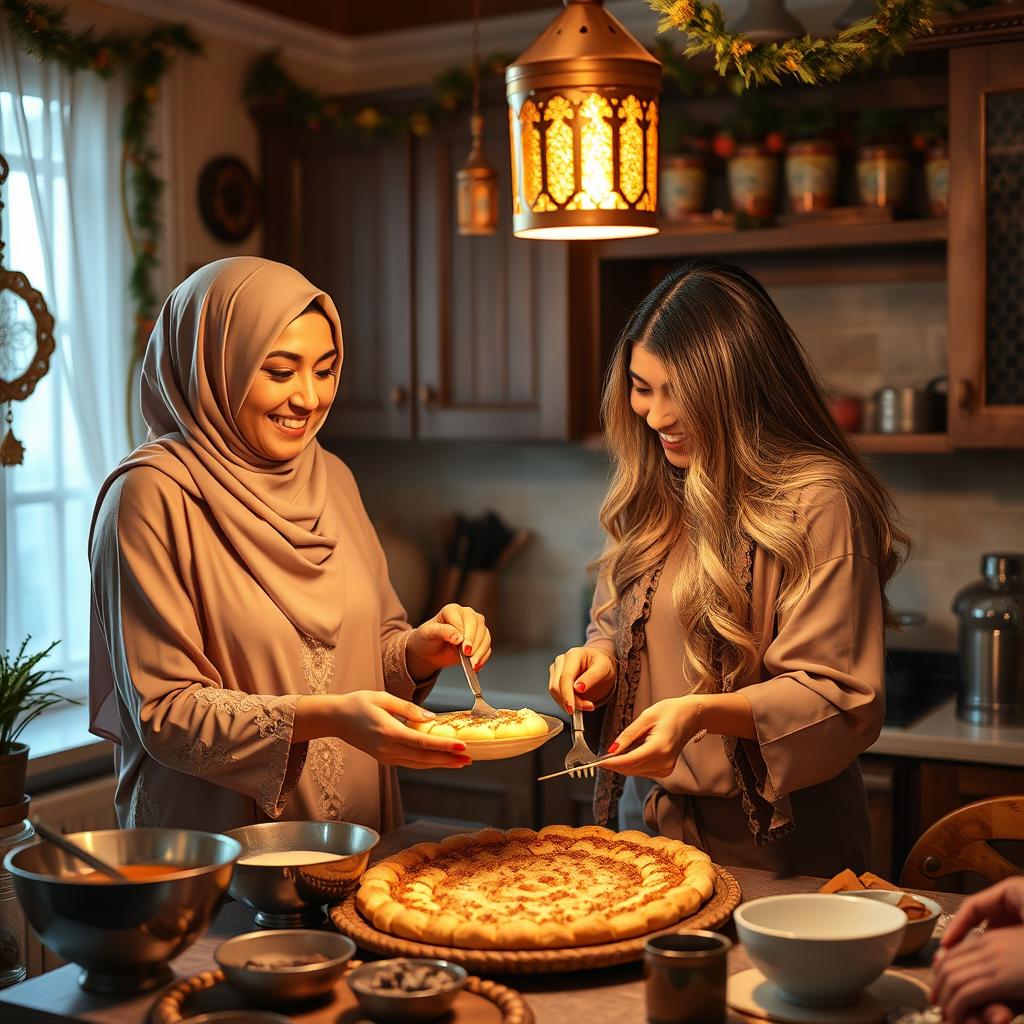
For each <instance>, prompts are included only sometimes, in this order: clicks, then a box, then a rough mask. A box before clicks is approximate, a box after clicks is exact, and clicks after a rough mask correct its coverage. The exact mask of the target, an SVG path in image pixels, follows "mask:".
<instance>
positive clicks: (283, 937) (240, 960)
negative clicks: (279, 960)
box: [213, 928, 356, 1004]
mask: <svg viewBox="0 0 1024 1024" xmlns="http://www.w3.org/2000/svg"><path fill="white" fill-rule="evenodd" d="M355 951H356V944H355V943H354V942H353V941H352V940H351V939H350V938H349V937H348V936H347V935H339V934H338V933H337V932H320V931H308V930H306V929H294V928H293V929H285V930H283V931H263V932H247V933H246V934H245V935H236V936H235V937H234V938H232V939H228V940H227V941H225V942H222V943H221V944H220V945H219V946H218V947H217V948H216V949H215V950H214V953H213V958H214V960H216V961H217V965H218V966H219V967H220V969H221V970H222V971H223V972H224V977H225V978H226V979H227V982H228V984H229V985H230V986H231V987H232V988H234V989H236V990H237V991H238V992H240V993H241V994H242V995H243V996H246V997H247V998H248V999H250V1000H252V1001H253V1002H257V1003H264V1004H277V1003H289V1002H296V1001H298V1000H300V999H313V998H314V997H316V996H322V995H324V993H326V992H330V991H331V990H332V989H333V988H334V986H335V984H336V983H337V981H338V979H339V978H340V977H341V976H342V975H343V974H344V973H345V965H346V964H347V963H348V962H349V960H351V959H352V955H353V954H354V953H355ZM309 953H320V954H322V955H323V956H326V957H328V959H327V960H325V961H322V962H321V963H316V964H302V965H300V966H298V967H275V968H266V967H247V966H246V964H248V962H249V961H250V960H252V959H254V958H257V957H263V956H267V955H271V954H272V955H278V956H284V957H294V958H296V959H297V958H299V957H301V956H303V955H305V954H309Z"/></svg>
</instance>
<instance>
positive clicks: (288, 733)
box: [89, 256, 490, 831]
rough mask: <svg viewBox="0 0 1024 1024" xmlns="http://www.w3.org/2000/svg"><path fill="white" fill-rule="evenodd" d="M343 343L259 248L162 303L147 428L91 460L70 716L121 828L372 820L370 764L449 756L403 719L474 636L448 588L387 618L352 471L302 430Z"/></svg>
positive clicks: (457, 761)
mask: <svg viewBox="0 0 1024 1024" xmlns="http://www.w3.org/2000/svg"><path fill="white" fill-rule="evenodd" d="M342 357H343V345H342V333H341V322H340V320H339V318H338V313H337V310H336V309H335V307H334V303H333V302H332V301H331V299H330V297H329V296H328V295H327V294H325V293H324V292H322V291H320V290H319V289H318V288H316V287H315V286H314V285H312V284H311V283H310V282H309V281H307V280H306V279H305V278H304V277H303V276H302V275H301V274H299V273H298V272H297V271H295V270H293V269H292V268H291V267H286V266H284V265H282V264H280V263H272V262H270V261H269V260H262V259H256V258H255V257H248V256H246V257H237V258H234V259H227V260H220V261H218V262H216V263H212V264H210V265H209V266H206V267H203V268H201V269H200V270H198V271H196V273H195V274H193V275H192V276H191V277H190V278H188V279H187V280H186V281H184V282H183V283H182V284H181V285H179V286H178V287H177V288H176V289H175V290H174V291H173V292H172V293H171V295H170V297H169V298H168V299H167V302H166V303H165V304H164V308H163V310H162V311H161V314H160V318H159V320H158V321H157V324H156V327H155V329H154V331H153V334H152V336H151V338H150V340H149V345H148V347H147V350H146V358H145V362H144V365H143V375H142V408H143V415H144V416H145V419H146V423H147V425H148V426H149V429H150V435H151V437H152V440H151V441H150V442H149V443H148V444H145V445H142V446H141V447H140V448H138V449H136V450H135V451H134V452H133V453H132V454H131V455H130V456H129V457H128V458H127V459H125V460H124V461H123V462H122V463H121V465H120V466H118V468H117V469H116V470H115V471H114V473H112V474H111V475H110V477H108V478H107V480H106V482H105V484H104V486H103V489H102V491H101V492H100V496H99V499H98V501H97V505H96V512H95V516H94V519H93V527H92V534H91V540H90V562H91V566H92V579H93V587H92V594H93V607H92V616H93V619H92V630H91V636H92V643H91V648H90V661H91V664H90V677H89V682H90V717H91V726H92V730H93V732H95V733H97V734H98V735H101V736H105V737H107V738H108V739H111V740H113V741H114V743H115V744H117V755H116V757H117V763H118V770H119V780H118V788H117V797H116V800H117V810H118V818H119V820H120V822H121V824H122V825H128V826H142V825H172V826H177V827H184V828H197V829H203V830H206V831H225V830H227V829H231V828H235V827H238V826H242V825H249V824H253V823H256V822H260V821H265V820H267V819H268V818H278V817H283V818H290V819H318V820H331V819H340V818H344V819H346V820H348V821H354V822H358V823H360V824H363V825H367V826H369V827H370V828H374V829H378V830H382V829H390V828H393V827H395V826H396V825H397V824H399V823H400V820H401V819H400V807H399V804H398V800H397V788H396V781H395V774H394V771H393V769H392V768H391V767H390V766H395V765H402V766H406V767H413V768H428V767H432V768H438V767H447V768H457V767H461V766H462V765H464V764H466V763H468V760H469V758H468V756H467V755H466V746H465V744H463V743H462V742H460V741H458V740H457V739H453V738H451V737H441V736H437V737H435V736H429V735H426V734H424V733H421V732H418V731H416V730H415V729H413V728H411V727H410V726H411V725H412V724H416V723H423V722H426V721H429V720H430V718H432V716H431V714H430V713H429V712H427V711H424V710H423V709H422V708H421V707H419V702H421V701H422V700H423V699H424V697H425V696H426V695H427V693H428V692H429V690H430V687H431V685H432V684H433V681H434V678H435V677H436V673H437V672H438V670H439V669H441V668H442V667H444V666H445V665H451V664H454V663H455V662H456V661H458V658H459V654H458V649H459V648H462V650H463V651H464V652H465V653H466V654H467V655H468V654H471V655H472V657H473V661H474V664H475V666H476V667H477V668H479V667H480V666H481V665H483V664H484V663H485V662H486V661H487V659H488V657H489V656H490V633H489V631H488V629H487V626H486V624H485V623H484V621H483V618H482V616H480V615H478V614H477V613H476V612H474V611H473V609H472V608H466V607H461V606H459V605H447V606H445V607H444V608H442V609H441V610H440V611H439V612H438V613H437V614H436V615H435V616H434V617H433V618H432V619H429V620H428V621H427V622H425V623H423V624H422V625H420V626H418V627H417V628H415V629H414V628H412V626H411V625H410V624H409V622H408V621H407V619H406V615H405V611H404V610H403V608H402V606H401V604H400V603H399V601H398V598H397V597H396V596H395V592H394V590H393V588H392V586H391V584H390V582H389V580H388V573H387V564H386V561H385V557H384V552H383V551H382V549H381V546H380V543H379V541H378V540H377V536H376V534H375V532H374V530H373V527H372V526H371V524H370V521H369V519H368V518H367V515H366V511H365V509H364V508H363V504H362V501H361V500H360V497H359V491H358V489H357V488H356V485H355V481H354V480H353V478H352V474H351V473H350V472H349V470H348V468H347V467H346V466H345V465H344V463H342V462H341V460H340V459H338V458H336V457H335V456H334V455H331V454H330V453H329V452H326V451H324V450H323V449H322V448H321V447H320V445H319V443H318V442H317V440H316V434H317V431H318V430H319V429H320V428H321V426H322V425H323V422H324V418H325V417H326V415H327V412H328V410H329V409H330V407H331V403H332V402H333V401H334V398H335V394H336V391H337V383H338V372H339V370H340V368H341V363H342ZM396 716H401V720H399V718H397V717H396ZM406 723H409V724H406ZM382 766H388V767H386V768H382Z"/></svg>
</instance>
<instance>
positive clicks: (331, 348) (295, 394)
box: [238, 302, 341, 462]
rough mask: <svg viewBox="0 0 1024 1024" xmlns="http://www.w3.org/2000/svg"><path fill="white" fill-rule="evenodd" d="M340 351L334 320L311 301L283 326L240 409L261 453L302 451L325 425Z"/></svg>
mask: <svg viewBox="0 0 1024 1024" xmlns="http://www.w3.org/2000/svg"><path fill="white" fill-rule="evenodd" d="M340 370H341V353H340V352H339V351H338V349H337V348H335V345H334V340H333V337H332V334H331V322H330V320H329V319H328V318H327V315H326V314H325V313H324V311H323V309H322V307H321V306H319V305H318V304H317V303H315V302H311V303H310V304H309V305H308V306H307V307H306V308H305V309H304V310H303V311H302V313H301V315H299V316H298V317H296V318H295V319H294V320H293V321H292V322H291V323H290V324H288V326H287V327H285V329H284V330H283V331H282V332H281V334H280V336H279V337H278V339H277V341H276V342H275V343H274V348H273V351H271V352H268V353H267V356H266V358H265V359H264V360H263V365H262V366H261V367H260V368H259V371H258V372H257V374H256V377H255V379H254V380H253V382H252V384H251V385H250V387H249V392H248V394H247V395H246V396H245V401H244V402H243V403H242V407H241V408H240V409H239V410H238V428H239V430H240V431H241V432H242V435H243V437H245V439H246V440H247V441H248V442H249V444H251V445H252V447H253V448H255V449H256V450H257V451H258V452H259V453H260V454H261V455H264V456H266V457H267V458H268V459H274V460H276V461H282V462H283V461H285V460H287V459H291V458H294V457H295V456H297V455H298V454H299V453H300V452H301V451H302V449H303V448H304V447H305V446H306V444H307V442H308V441H309V438H310V437H312V435H313V434H315V433H316V432H317V430H319V429H320V425H321V423H323V421H324V417H325V416H326V415H327V413H328V411H329V410H330V408H331V403H332V402H333V401H334V395H335V392H336V391H337V387H338V373H339V371H340Z"/></svg>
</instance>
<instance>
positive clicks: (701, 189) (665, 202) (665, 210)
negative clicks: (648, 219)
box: [658, 153, 708, 222]
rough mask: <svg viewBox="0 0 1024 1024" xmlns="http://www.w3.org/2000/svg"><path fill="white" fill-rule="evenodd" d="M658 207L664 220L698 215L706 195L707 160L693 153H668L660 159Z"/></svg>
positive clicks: (680, 219) (683, 218)
mask: <svg viewBox="0 0 1024 1024" xmlns="http://www.w3.org/2000/svg"><path fill="white" fill-rule="evenodd" d="M658 189H659V192H660V195H659V196H658V206H659V208H660V210H661V216H662V217H663V218H664V219H665V220H666V221H670V222H671V221H682V220H686V218H687V217H688V216H689V215H691V214H694V213H701V212H702V211H703V209H704V203H705V201H706V199H707V192H708V164H707V160H706V159H705V158H704V157H703V156H700V155H699V154H697V153H672V154H670V155H668V156H663V157H662V158H661V164H660V168H659V171H658Z"/></svg>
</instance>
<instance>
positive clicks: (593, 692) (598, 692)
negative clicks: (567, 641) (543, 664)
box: [548, 647, 615, 715]
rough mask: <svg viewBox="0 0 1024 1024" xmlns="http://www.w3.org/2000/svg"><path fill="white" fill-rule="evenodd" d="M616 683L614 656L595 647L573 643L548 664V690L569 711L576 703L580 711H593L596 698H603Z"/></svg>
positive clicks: (559, 704)
mask: <svg viewBox="0 0 1024 1024" xmlns="http://www.w3.org/2000/svg"><path fill="white" fill-rule="evenodd" d="M614 685H615V659H614V658H612V657H611V656H610V655H608V654H605V653H604V651H599V650H598V649H597V648H596V647H571V648H569V650H567V651H566V652H565V654H560V655H559V656H558V657H557V658H555V660H554V661H553V662H552V663H551V665H550V667H549V668H548V693H550V694H551V699H552V700H553V701H554V702H555V703H556V704H557V705H558V706H559V707H561V708H565V709H566V711H568V712H569V714H570V715H571V714H572V709H573V704H574V703H575V705H576V707H578V708H579V709H580V710H581V711H593V710H594V707H595V701H599V700H604V699H605V697H607V696H608V694H609V693H611V692H612V687H613V686H614Z"/></svg>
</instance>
